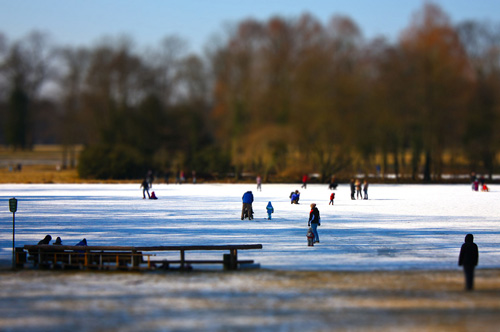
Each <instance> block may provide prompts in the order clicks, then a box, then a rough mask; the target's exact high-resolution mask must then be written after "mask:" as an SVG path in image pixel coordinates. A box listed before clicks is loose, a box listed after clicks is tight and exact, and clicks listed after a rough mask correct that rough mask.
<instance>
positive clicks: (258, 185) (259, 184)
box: [255, 175, 262, 191]
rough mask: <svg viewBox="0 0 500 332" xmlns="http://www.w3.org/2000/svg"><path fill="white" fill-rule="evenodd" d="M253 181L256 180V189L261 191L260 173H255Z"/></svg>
mask: <svg viewBox="0 0 500 332" xmlns="http://www.w3.org/2000/svg"><path fill="white" fill-rule="evenodd" d="M255 181H257V190H259V191H262V178H261V177H260V175H257V178H256V179H255Z"/></svg>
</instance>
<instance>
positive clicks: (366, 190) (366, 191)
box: [363, 180, 368, 199]
mask: <svg viewBox="0 0 500 332" xmlns="http://www.w3.org/2000/svg"><path fill="white" fill-rule="evenodd" d="M363 192H364V193H365V198H364V199H368V181H366V180H365V181H364V182H363Z"/></svg>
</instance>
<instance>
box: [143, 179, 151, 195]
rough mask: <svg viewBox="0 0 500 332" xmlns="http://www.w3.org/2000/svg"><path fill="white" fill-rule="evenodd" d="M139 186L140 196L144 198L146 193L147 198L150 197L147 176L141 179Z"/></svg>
mask: <svg viewBox="0 0 500 332" xmlns="http://www.w3.org/2000/svg"><path fill="white" fill-rule="evenodd" d="M141 188H142V198H143V199H145V198H146V194H148V198H151V196H150V195H149V181H148V179H147V178H146V179H144V180H143V181H142V183H141Z"/></svg>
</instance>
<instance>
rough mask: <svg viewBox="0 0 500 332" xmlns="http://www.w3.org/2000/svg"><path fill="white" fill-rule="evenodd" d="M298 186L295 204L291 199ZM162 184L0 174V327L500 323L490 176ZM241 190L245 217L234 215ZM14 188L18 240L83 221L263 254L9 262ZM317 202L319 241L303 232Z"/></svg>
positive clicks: (118, 236) (336, 327)
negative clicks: (161, 266) (247, 200)
mask: <svg viewBox="0 0 500 332" xmlns="http://www.w3.org/2000/svg"><path fill="white" fill-rule="evenodd" d="M295 189H299V190H301V193H302V195H301V200H300V204H299V205H291V204H290V202H289V199H288V196H289V194H290V192H291V191H292V190H295ZM153 190H154V191H155V192H156V194H157V195H158V197H159V199H158V200H156V201H155V200H143V199H142V193H141V191H140V189H139V184H131V185H76V184H73V185H72V184H70V185H59V184H54V185H0V197H1V200H0V201H2V202H3V206H4V207H3V208H2V209H1V211H0V215H1V220H2V223H1V237H0V253H1V254H0V259H1V261H2V267H3V268H2V269H0V331H12V332H30V331H37V332H38V331H72V332H74V331H89V332H90V331H92V332H94V331H120V332H121V331H183V332H188V331H259V332H262V331H270V332H275V331H300V332H302V331H384V332H385V331H439V332H442V331H498V326H499V324H500V302H499V301H498V298H499V297H500V269H499V266H500V244H499V239H500V237H499V232H500V231H499V229H500V227H499V219H500V218H499V214H500V213H499V210H498V202H499V198H500V192H499V191H497V190H498V187H497V186H494V185H492V186H490V190H491V191H490V192H472V191H471V190H470V187H469V186H467V185H427V186H424V185H375V184H374V185H371V187H370V189H369V196H370V197H369V198H370V199H369V200H355V201H352V200H351V199H350V193H349V188H348V186H347V185H341V186H339V188H338V189H337V190H336V191H335V193H336V199H335V205H334V206H329V205H328V201H329V196H330V191H329V190H328V189H327V187H326V186H325V185H309V186H308V187H307V189H300V184H297V185H296V184H281V185H263V190H262V192H257V191H256V190H255V186H253V185H243V184H238V185H223V184H221V185H217V184H206V185H204V184H203V185H201V184H199V185H198V184H197V185H189V184H184V185H177V186H176V185H168V186H167V185H165V184H158V185H156V184H155V185H154V187H153ZM247 190H252V191H253V192H254V195H255V202H254V210H255V219H254V220H252V221H248V220H245V221H242V220H240V213H241V196H242V195H243V193H244V192H245V191H247ZM11 197H16V198H17V199H18V200H19V201H18V212H17V213H16V246H22V245H24V244H36V243H37V242H38V241H39V240H40V239H42V238H43V237H44V236H45V235H46V234H51V235H52V237H53V238H54V239H55V238H56V237H57V236H60V237H61V238H62V239H63V244H68V245H72V244H76V243H77V242H78V241H80V240H81V239H82V238H84V237H85V238H86V239H87V241H88V243H89V245H132V246H148V245H188V244H193V245H194V244H252V243H261V244H263V249H262V250H250V251H240V252H239V257H240V258H241V259H254V260H255V261H256V262H258V263H260V264H261V267H262V269H260V270H246V271H234V272H219V270H220V269H221V268H220V267H217V269H216V270H215V268H214V269H212V270H209V271H202V270H201V269H200V270H198V269H196V268H197V267H196V266H195V271H191V272H188V273H182V272H168V273H166V272H163V271H160V272H142V273H139V272H99V271H85V272H83V271H43V270H42V271H40V270H31V269H26V270H21V271H11V270H10V262H11V257H12V256H11V255H12V213H10V212H9V208H8V199H9V198H11ZM268 201H271V202H272V203H273V205H274V208H275V213H274V214H273V220H266V213H265V206H266V205H267V202H268ZM312 202H315V203H317V205H318V208H319V210H320V213H321V216H322V223H321V226H320V227H319V233H320V240H321V243H319V244H317V245H315V246H314V247H307V244H306V230H307V218H308V214H309V204H310V203H312ZM467 233H473V234H474V235H475V240H476V242H477V244H478V246H479V253H480V257H479V269H478V271H477V273H476V290H475V291H474V292H472V293H467V292H464V291H463V275H462V273H461V271H460V269H459V267H458V266H457V259H458V253H459V250H460V246H461V244H462V243H463V240H464V236H465V234H467ZM187 255H188V258H193V257H191V256H190V255H191V253H188V254H187ZM217 256H218V257H217V258H219V259H220V253H218V254H217ZM175 258H177V257H175ZM202 258H207V256H206V255H203V257H202Z"/></svg>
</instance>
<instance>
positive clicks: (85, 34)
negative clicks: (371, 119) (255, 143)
mask: <svg viewBox="0 0 500 332" xmlns="http://www.w3.org/2000/svg"><path fill="white" fill-rule="evenodd" d="M424 3H425V1H424V0H371V1H370V0H343V1H340V0H329V1H328V0H307V1H294V0H246V1H244V0H0V32H1V33H3V34H4V35H5V36H7V37H8V38H9V40H10V41H12V40H17V39H19V38H22V37H23V36H25V35H27V34H28V33H29V32H31V31H33V30H35V29H36V30H40V31H43V32H48V33H49V34H50V35H51V36H52V38H53V41H54V42H55V43H56V44H58V45H73V46H92V45H93V44H94V43H96V42H98V41H99V40H100V39H101V38H102V37H104V36H108V37H109V36H111V37H116V36H120V35H124V34H126V35H129V36H130V37H132V38H133V39H134V40H135V42H136V43H137V44H138V45H140V46H156V45H158V43H159V41H160V40H161V39H162V38H163V37H165V36H171V35H177V36H179V37H181V38H183V39H185V40H186V41H187V42H188V44H189V46H190V49H191V50H192V51H195V52H199V51H200V50H201V49H202V47H203V45H204V44H206V43H207V42H208V41H209V40H210V37H211V36H213V35H214V34H217V33H221V32H222V31H223V27H224V25H225V24H227V23H237V22H239V21H241V20H243V19H245V18H250V17H251V18H254V19H258V20H261V21H265V20H267V19H269V18H270V17H272V16H276V15H278V16H283V17H287V18H288V17H291V18H293V17H298V16H300V15H301V14H303V13H305V12H307V13H310V14H312V15H313V16H314V17H316V18H317V19H318V20H319V21H321V22H322V23H326V22H327V21H328V20H329V19H330V18H331V17H332V16H333V15H336V14H340V15H345V16H348V17H350V18H351V19H353V20H354V21H355V22H356V23H357V24H358V25H359V27H360V28H361V30H362V32H363V35H364V36H365V37H366V38H373V37H375V36H379V35H383V36H386V37H388V38H389V39H391V40H393V39H394V38H397V37H398V35H399V33H400V32H401V31H402V29H404V28H406V27H407V26H408V24H409V23H410V20H411V17H412V15H413V14H414V13H415V12H416V11H418V10H419V9H421V8H422V6H423V4H424ZM433 3H435V4H438V5H439V6H441V8H442V9H443V10H444V11H445V12H446V13H447V14H448V15H449V16H450V18H451V20H452V22H453V23H458V22H461V21H463V20H466V19H473V20H478V21H482V20H489V21H491V22H493V23H500V1H495V0H476V1H472V0H436V1H433Z"/></svg>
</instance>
